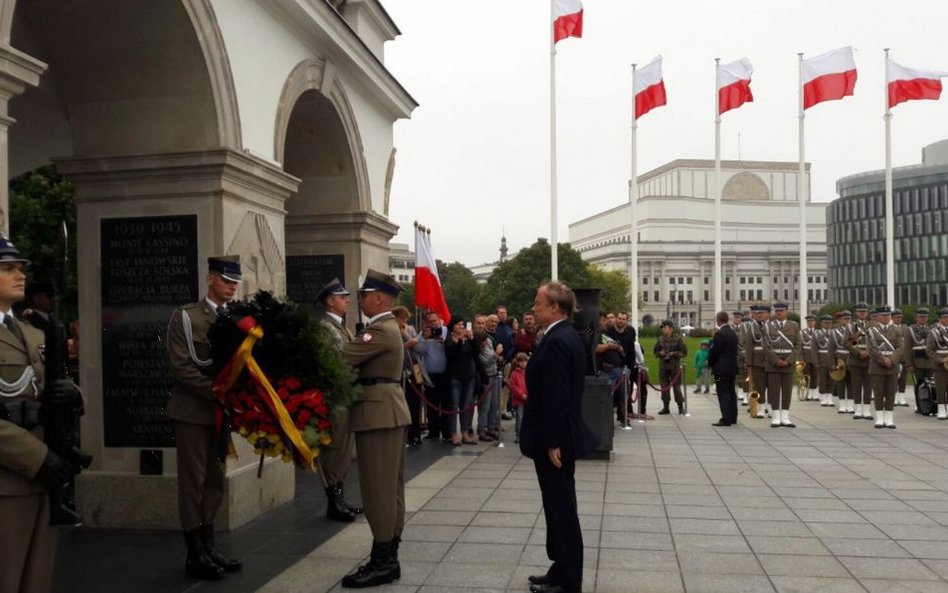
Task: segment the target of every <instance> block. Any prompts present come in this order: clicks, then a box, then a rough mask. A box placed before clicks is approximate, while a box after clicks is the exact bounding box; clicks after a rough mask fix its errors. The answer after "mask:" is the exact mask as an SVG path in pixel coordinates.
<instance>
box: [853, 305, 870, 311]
mask: <svg viewBox="0 0 948 593" xmlns="http://www.w3.org/2000/svg"><path fill="white" fill-rule="evenodd" d="M855 309H856V310H857V311H868V310H869V305H867V304H866V303H856V307H855Z"/></svg>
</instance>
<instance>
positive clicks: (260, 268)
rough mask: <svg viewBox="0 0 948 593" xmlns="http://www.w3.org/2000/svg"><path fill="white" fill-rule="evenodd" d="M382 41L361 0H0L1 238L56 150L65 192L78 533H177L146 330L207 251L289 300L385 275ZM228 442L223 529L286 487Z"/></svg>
mask: <svg viewBox="0 0 948 593" xmlns="http://www.w3.org/2000/svg"><path fill="white" fill-rule="evenodd" d="M398 34H399V30H398V28H397V27H396V25H395V23H394V22H393V21H392V19H391V18H390V16H389V15H388V14H387V13H386V11H385V9H384V8H383V7H382V5H381V3H380V1H379V0H348V1H347V2H340V1H334V2H329V1H327V0H266V1H264V2H261V1H258V0H162V1H155V0H96V1H95V2H61V1H60V0H0V177H2V178H3V179H2V180H0V230H4V231H5V230H6V229H7V228H8V227H9V219H8V217H9V209H8V180H9V178H11V177H13V176H17V175H19V174H21V173H24V172H27V171H31V170H33V169H35V168H37V167H40V166H44V165H48V164H49V163H50V162H52V163H53V164H54V165H55V167H56V170H57V171H58V172H59V173H60V174H62V175H65V176H66V177H67V178H68V179H69V180H70V181H71V182H72V184H73V185H74V187H75V191H76V196H75V199H76V204H77V244H78V258H77V261H78V274H79V276H78V282H79V290H78V293H79V315H80V317H79V321H80V327H81V330H80V331H81V333H80V338H81V343H82V359H81V372H80V376H81V378H82V385H81V387H82V389H83V392H84V394H85V396H86V406H85V410H86V413H85V416H84V417H83V420H82V423H83V426H82V447H83V449H85V450H86V451H88V452H89V453H91V454H92V455H93V456H94V458H95V461H94V463H93V466H92V468H91V471H87V472H84V473H83V474H82V475H81V476H80V479H79V480H78V484H77V490H78V493H77V495H78V500H79V504H80V507H81V509H82V511H83V515H84V518H85V521H86V523H87V524H89V525H92V526H105V527H109V526H118V527H129V528H177V525H178V520H177V500H176V494H175V474H176V466H175V451H174V446H175V443H174V435H173V431H172V430H171V426H170V423H169V422H168V421H166V420H165V419H164V417H163V415H162V411H163V408H164V405H165V403H166V401H167V393H168V385H169V382H170V375H169V373H168V369H167V366H166V364H167V362H166V354H165V349H164V345H163V343H162V341H161V336H162V335H163V332H164V328H165V327H166V324H167V321H168V319H169V317H170V314H171V312H172V311H173V309H174V308H175V307H176V306H178V305H181V304H183V303H185V302H188V301H195V300H198V298H201V297H203V295H204V292H205V290H206V287H205V280H204V278H205V274H204V272H203V270H205V269H206V268H205V266H206V263H205V262H206V260H207V257H208V256H211V255H220V254H225V253H227V254H237V255H239V256H240V258H241V262H242V264H243V269H244V280H245V281H244V283H243V285H242V288H241V291H242V295H244V296H245V295H248V294H252V293H253V292H255V291H257V290H258V289H266V290H270V291H272V292H274V293H276V294H278V295H284V294H287V293H288V292H290V293H291V294H293V293H295V294H297V295H300V296H299V297H294V298H300V299H302V300H304V301H305V300H309V299H312V298H314V296H315V294H316V293H317V292H318V286H319V283H320V282H321V281H325V280H327V279H328V278H331V277H332V276H334V275H338V276H340V277H341V278H342V279H343V280H344V281H345V282H346V285H347V286H350V287H353V286H354V285H355V283H356V282H357V279H358V277H359V275H360V274H362V273H363V272H364V270H365V269H366V268H368V267H374V268H377V269H387V267H388V255H389V254H388V249H389V248H388V243H389V240H390V239H391V238H392V236H394V234H395V232H396V230H397V228H396V226H395V225H394V224H393V223H392V222H391V221H390V220H389V219H388V211H389V203H388V202H389V188H390V187H391V183H392V176H393V174H394V163H395V150H394V146H393V139H392V126H393V124H394V122H395V121H397V120H399V119H404V118H408V117H409V116H410V114H411V112H412V111H413V109H414V108H415V107H416V103H415V101H414V100H413V99H412V97H411V96H410V95H409V93H408V92H407V91H406V90H405V89H404V88H403V87H402V86H401V84H399V82H398V80H397V79H396V78H395V77H394V76H393V75H392V73H391V72H389V71H388V70H387V69H386V67H385V43H386V42H387V41H389V40H391V39H393V38H395V37H396V36H397V35H398ZM26 255H27V256H29V255H30V254H26ZM327 276H328V278H327ZM354 310H355V303H353V312H354ZM350 318H352V319H356V318H357V316H356V315H350ZM236 440H237V441H238V442H237V443H236V444H237V446H238V449H239V453H240V458H239V461H234V460H231V461H229V462H228V471H227V483H226V486H225V488H226V490H225V491H226V495H225V501H224V506H223V508H222V512H221V513H220V516H219V523H220V524H221V526H222V527H224V528H232V527H234V526H237V525H240V524H243V523H245V522H247V521H249V520H251V519H253V518H254V517H255V516H257V515H259V514H260V513H262V512H264V511H266V510H268V509H270V508H273V507H274V506H276V505H278V504H281V503H283V502H285V501H287V500H290V499H291V498H292V497H293V494H294V468H293V467H292V466H291V465H288V464H283V463H280V462H279V461H277V460H267V461H266V463H265V464H264V465H265V468H264V470H263V473H264V479H257V477H256V469H255V468H256V465H257V463H258V460H257V459H256V457H255V456H254V455H253V454H252V451H251V450H250V448H249V446H247V445H246V443H244V442H243V440H242V439H236Z"/></svg>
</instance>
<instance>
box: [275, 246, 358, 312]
mask: <svg viewBox="0 0 948 593" xmlns="http://www.w3.org/2000/svg"><path fill="white" fill-rule="evenodd" d="M345 262H346V260H345V256H343V255H289V256H287V258H286V297H287V298H288V299H290V300H291V301H293V302H294V303H298V304H301V305H302V304H310V305H316V304H318V303H317V299H316V297H317V296H319V291H320V290H322V288H323V286H326V284H327V283H328V282H329V281H330V280H332V279H333V278H339V279H340V280H342V283H343V284H345V283H346V267H345ZM346 288H348V289H349V290H354V287H349V286H346Z"/></svg>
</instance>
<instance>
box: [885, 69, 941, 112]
mask: <svg viewBox="0 0 948 593" xmlns="http://www.w3.org/2000/svg"><path fill="white" fill-rule="evenodd" d="M945 76H948V72H938V71H935V70H918V69H916V68H906V67H905V66H902V65H900V64H896V63H895V62H893V61H892V60H889V68H888V80H887V81H886V83H887V84H888V85H889V108H890V109H891V108H892V107H895V106H896V105H898V104H899V103H904V102H905V101H913V100H916V99H931V100H935V101H937V100H938V99H939V98H940V97H941V79H942V78H944V77H945Z"/></svg>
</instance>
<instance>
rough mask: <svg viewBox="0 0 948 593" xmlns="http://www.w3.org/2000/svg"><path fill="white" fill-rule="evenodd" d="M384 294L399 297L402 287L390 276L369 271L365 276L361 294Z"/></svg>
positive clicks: (360, 289) (360, 288) (360, 290)
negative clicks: (376, 292)
mask: <svg viewBox="0 0 948 593" xmlns="http://www.w3.org/2000/svg"><path fill="white" fill-rule="evenodd" d="M375 291H378V292H384V293H385V294H387V295H391V296H393V297H396V298H397V297H398V295H399V294H401V292H402V285H401V284H399V283H398V282H396V281H395V279H394V278H392V277H391V276H389V275H388V274H384V273H382V272H379V271H377V270H369V271H368V272H366V274H365V280H364V281H363V282H362V286H360V287H359V292H375Z"/></svg>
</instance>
